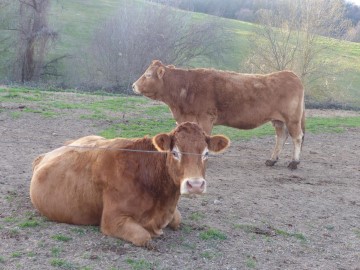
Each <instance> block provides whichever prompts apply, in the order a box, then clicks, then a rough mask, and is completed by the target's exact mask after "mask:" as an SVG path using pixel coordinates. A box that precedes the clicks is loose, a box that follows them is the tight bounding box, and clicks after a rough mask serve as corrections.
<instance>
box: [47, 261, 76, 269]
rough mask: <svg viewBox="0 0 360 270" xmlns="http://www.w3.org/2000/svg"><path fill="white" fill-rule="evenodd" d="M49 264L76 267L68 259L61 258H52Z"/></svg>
mask: <svg viewBox="0 0 360 270" xmlns="http://www.w3.org/2000/svg"><path fill="white" fill-rule="evenodd" d="M50 264H51V266H54V267H59V268H61V269H76V268H77V267H76V266H75V265H74V264H73V263H71V262H68V261H65V260H63V259H58V258H54V259H51V261H50Z"/></svg>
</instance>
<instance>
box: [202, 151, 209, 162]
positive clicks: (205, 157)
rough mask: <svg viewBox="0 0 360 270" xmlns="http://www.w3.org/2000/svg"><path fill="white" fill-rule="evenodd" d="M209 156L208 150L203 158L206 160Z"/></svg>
mask: <svg viewBox="0 0 360 270" xmlns="http://www.w3.org/2000/svg"><path fill="white" fill-rule="evenodd" d="M208 157H209V151H206V152H205V153H204V154H203V156H202V158H203V160H206V159H208Z"/></svg>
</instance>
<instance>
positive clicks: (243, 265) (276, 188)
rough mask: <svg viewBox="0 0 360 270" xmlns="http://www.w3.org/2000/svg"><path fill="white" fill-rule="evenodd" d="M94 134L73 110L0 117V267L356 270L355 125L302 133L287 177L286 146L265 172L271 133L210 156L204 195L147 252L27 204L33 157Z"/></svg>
mask: <svg viewBox="0 0 360 270" xmlns="http://www.w3.org/2000/svg"><path fill="white" fill-rule="evenodd" d="M14 110H16V108H15V109H14ZM342 116H343V115H342ZM102 128H104V123H103V122H101V121H98V120H86V119H80V118H79V117H77V116H76V115H74V114H71V115H70V114H67V115H63V116H55V117H52V118H46V117H44V116H42V115H39V114H35V113H25V114H21V115H20V117H13V116H11V112H9V111H8V110H3V111H2V112H0V148H1V158H0V202H1V204H0V269H324V270H325V269H352V270H355V269H360V248H359V247H360V195H359V194H360V136H359V132H360V130H359V129H356V128H355V129H354V128H352V129H351V130H348V131H347V132H345V133H341V134H316V135H314V134H306V139H305V145H304V147H303V154H302V161H301V163H300V165H299V168H298V170H296V171H290V170H288V169H287V168H286V166H287V163H288V162H289V161H290V157H291V148H292V145H291V143H290V145H286V147H285V151H284V153H283V154H282V159H281V160H280V161H279V162H278V164H276V165H275V166H274V167H271V168H269V167H266V166H265V165H264V162H265V160H266V159H267V158H268V157H269V156H270V153H271V149H272V147H273V144H274V138H273V137H265V138H256V139H252V140H250V141H239V142H234V143H233V144H232V146H231V147H230V149H229V150H228V151H227V152H226V153H224V154H222V155H220V156H218V157H215V158H212V159H210V160H209V163H208V170H207V180H208V183H209V186H208V192H209V193H208V194H206V195H205V196H200V197H193V198H187V197H183V198H182V199H181V201H180V203H179V209H180V212H181V213H182V216H183V222H182V227H181V229H180V230H179V231H172V230H169V229H167V230H165V234H164V236H162V237H161V238H159V239H156V240H154V245H155V247H156V249H155V250H147V249H143V248H137V247H134V246H132V245H131V244H129V243H126V242H124V241H121V240H118V239H114V238H111V237H107V236H104V235H102V234H101V233H100V232H99V231H98V228H97V227H89V226H74V225H67V224H58V223H53V222H49V221H47V220H46V219H44V218H43V217H41V216H40V215H39V213H38V212H37V211H36V210H35V209H34V208H33V206H32V205H31V202H30V198H29V185H30V179H31V163H32V161H33V159H34V158H35V157H36V156H38V155H39V154H41V153H44V152H47V151H50V150H52V149H54V148H55V147H58V146H60V145H62V143H63V142H64V141H66V140H69V139H73V138H78V137H81V136H85V135H89V134H96V133H97V132H99V131H100V130H101V129H102ZM239 132H240V131H239ZM59 203H61V202H59Z"/></svg>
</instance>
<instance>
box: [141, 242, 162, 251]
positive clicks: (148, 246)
mask: <svg viewBox="0 0 360 270" xmlns="http://www.w3.org/2000/svg"><path fill="white" fill-rule="evenodd" d="M144 248H146V249H147V250H150V251H159V249H158V247H157V246H156V245H155V244H154V243H152V242H151V241H149V242H147V243H146V244H145V245H144Z"/></svg>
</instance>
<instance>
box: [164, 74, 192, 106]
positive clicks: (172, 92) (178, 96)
mask: <svg viewBox="0 0 360 270" xmlns="http://www.w3.org/2000/svg"><path fill="white" fill-rule="evenodd" d="M189 75H190V73H189V71H187V70H183V69H174V70H171V73H170V74H168V78H167V79H165V80H164V84H165V85H164V89H165V91H164V93H163V94H162V96H161V101H162V102H164V103H165V104H167V105H168V106H170V108H175V107H177V106H179V104H181V103H183V102H186V100H187V99H188V98H189V93H188V91H189V81H190V80H189V78H188V77H189Z"/></svg>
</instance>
